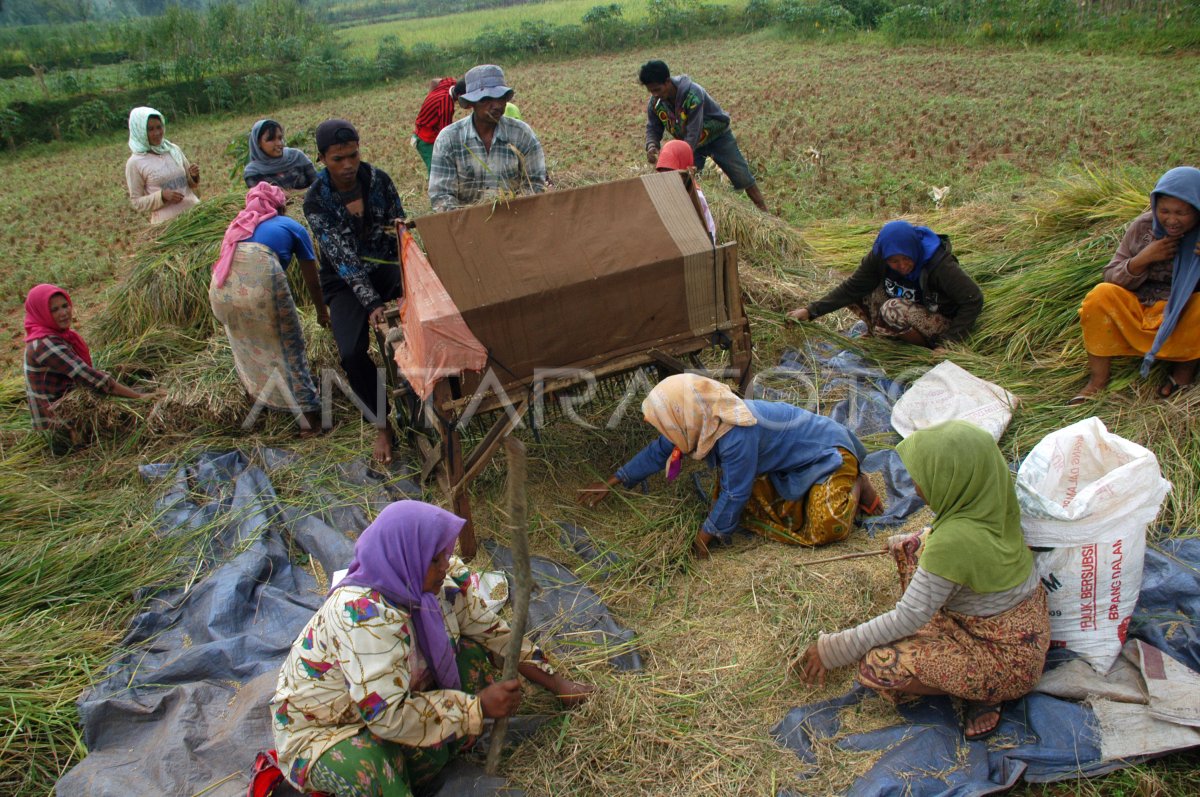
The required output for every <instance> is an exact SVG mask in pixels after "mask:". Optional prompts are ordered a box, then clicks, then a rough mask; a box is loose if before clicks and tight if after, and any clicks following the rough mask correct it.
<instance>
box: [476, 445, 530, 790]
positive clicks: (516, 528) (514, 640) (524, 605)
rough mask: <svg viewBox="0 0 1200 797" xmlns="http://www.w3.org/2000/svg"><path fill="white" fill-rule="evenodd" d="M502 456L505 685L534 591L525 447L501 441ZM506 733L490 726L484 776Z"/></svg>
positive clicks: (504, 727)
mask: <svg viewBox="0 0 1200 797" xmlns="http://www.w3.org/2000/svg"><path fill="white" fill-rule="evenodd" d="M504 456H505V459H507V460H508V483H507V499H508V524H509V532H510V534H511V537H512V555H513V591H512V605H513V616H512V622H511V623H510V624H509V627H510V629H511V631H512V636H511V638H510V639H509V641H508V650H507V651H506V653H505V656H504V673H503V675H502V679H503V680H505V681H508V680H511V679H513V678H516V677H517V663H518V662H519V661H520V660H521V643H522V641H524V639H525V626H526V623H527V621H528V619H529V593H530V592H531V591H532V589H533V576H532V574H531V573H530V569H529V521H528V518H529V505H528V502H527V499H526V496H525V444H524V443H522V442H521V441H520V440H518V439H517V438H515V437H509V438H508V439H506V440H505V441H504ZM507 731H508V718H507V717H500V718H499V719H497V720H496V723H495V724H494V725H493V726H492V743H491V745H490V746H489V747H488V754H487V765H486V770H487V774H489V775H495V774H496V772H497V771H498V770H499V769H500V752H501V750H503V749H504V736H505V734H506V732H507Z"/></svg>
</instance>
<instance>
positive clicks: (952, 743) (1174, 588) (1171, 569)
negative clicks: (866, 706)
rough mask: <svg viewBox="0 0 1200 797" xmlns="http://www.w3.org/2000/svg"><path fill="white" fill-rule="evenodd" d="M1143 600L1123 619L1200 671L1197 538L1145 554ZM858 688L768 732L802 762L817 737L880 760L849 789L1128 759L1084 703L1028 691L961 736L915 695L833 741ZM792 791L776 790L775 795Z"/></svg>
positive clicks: (906, 788)
mask: <svg viewBox="0 0 1200 797" xmlns="http://www.w3.org/2000/svg"><path fill="white" fill-rule="evenodd" d="M1145 567H1146V570H1145V576H1144V580H1143V583H1142V592H1141V598H1140V600H1139V602H1138V608H1137V611H1136V612H1135V613H1134V616H1133V620H1132V622H1131V624H1130V628H1131V635H1133V636H1135V637H1138V638H1140V639H1143V640H1145V641H1147V642H1149V643H1151V644H1153V645H1155V646H1156V647H1158V648H1159V649H1161V650H1163V651H1164V652H1167V653H1169V654H1170V655H1172V656H1173V657H1174V658H1176V659H1177V660H1178V661H1180V662H1181V663H1183V664H1185V665H1187V666H1188V667H1190V668H1191V669H1193V670H1196V671H1197V672H1200V645H1198V644H1197V642H1198V640H1200V634H1198V632H1200V539H1195V538H1193V539H1186V540H1184V539H1176V540H1169V541H1167V542H1164V543H1162V544H1161V545H1160V546H1159V547H1158V548H1154V547H1151V548H1148V549H1147V551H1146V565H1145ZM871 694H872V693H871V691H870V690H869V689H866V688H865V687H863V686H860V685H857V684H856V685H855V687H854V688H853V689H852V690H851V691H850V692H849V693H847V694H845V695H842V696H840V697H836V698H832V699H829V700H822V701H820V702H817V703H810V704H808V705H805V706H800V707H798V708H794V709H792V710H791V711H789V712H788V713H787V716H785V717H784V719H783V721H782V722H780V723H779V725H777V726H776V727H775V728H774V729H773V730H772V735H773V736H774V737H775V738H776V739H778V740H779V742H780V743H781V744H783V745H784V746H786V747H788V748H790V749H791V750H794V751H795V752H796V755H797V756H799V757H800V760H802V761H804V762H806V763H810V764H812V763H815V762H816V756H815V754H814V751H813V748H814V745H815V744H818V743H823V744H828V743H830V742H829V741H828V740H831V739H833V740H834V741H832V744H833V745H834V746H836V747H837V748H838V749H842V750H848V751H880V752H883V755H882V757H881V758H880V759H879V760H878V761H877V762H876V763H875V765H874V766H873V767H871V769H870V770H869V771H868V772H867V773H866V774H864V775H863V776H862V777H860V778H859V779H858V780H857V781H856V782H855V783H854V784H853V785H852V786H851V787H850V789H849V790H847V791H846V792H845V793H846V794H847V795H862V796H863V797H865V796H866V795H876V796H877V797H886V795H911V797H922V796H923V795H929V796H930V797H932V795H947V796H950V797H966V795H983V794H995V793H998V792H1002V791H1005V790H1007V789H1008V788H1010V787H1011V786H1012V785H1013V784H1015V783H1016V782H1017V781H1018V780H1020V779H1024V780H1026V781H1029V782H1033V783H1042V782H1050V781H1055V780H1063V779H1070V778H1077V777H1081V776H1089V775H1099V774H1103V773H1105V772H1109V771H1111V770H1114V769H1119V768H1121V767H1124V766H1128V765H1130V764H1132V763H1136V761H1137V760H1140V759H1130V758H1125V759H1121V760H1115V761H1106V760H1105V759H1104V757H1103V756H1102V753H1101V749H1102V746H1103V741H1104V739H1103V736H1102V731H1101V727H1100V724H1099V722H1098V721H1097V719H1096V716H1095V714H1094V712H1093V711H1092V709H1091V708H1090V707H1088V705H1086V704H1084V703H1077V702H1074V701H1069V700H1060V699H1058V698H1056V697H1051V696H1050V695H1044V694H1039V693H1036V692H1035V693H1032V694H1029V695H1026V696H1025V697H1024V698H1022V699H1021V700H1018V701H1016V702H1014V703H1010V704H1008V705H1006V707H1005V709H1004V714H1003V719H1002V720H1001V723H1000V725H999V727H998V728H997V730H996V733H995V734H994V735H993V736H992V737H991V738H989V739H987V740H982V741H975V742H967V741H965V740H964V739H963V737H962V729H961V722H960V720H959V718H958V716H957V713H956V711H955V709H954V706H953V704H952V702H951V700H950V699H949V698H945V697H938V698H923V699H920V700H918V701H916V702H914V703H910V704H908V705H905V706H900V707H898V708H897V714H898V719H899V720H901V721H900V722H898V723H897V724H895V725H893V726H891V727H887V728H882V729H879V730H874V731H869V732H866V733H856V734H848V735H846V736H843V737H840V738H837V735H838V733H839V731H840V724H841V723H840V719H839V713H840V711H841V710H842V709H843V708H846V707H849V706H854V705H856V704H857V703H859V702H860V701H862V700H863V699H867V698H869V697H870V696H871ZM789 794H792V792H789V791H781V792H780V797H784V796H785V795H789Z"/></svg>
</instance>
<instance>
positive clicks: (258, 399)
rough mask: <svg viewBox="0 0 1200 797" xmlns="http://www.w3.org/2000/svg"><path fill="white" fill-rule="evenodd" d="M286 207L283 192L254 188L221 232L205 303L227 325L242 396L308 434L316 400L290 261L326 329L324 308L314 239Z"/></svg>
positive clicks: (316, 421)
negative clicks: (293, 420)
mask: <svg viewBox="0 0 1200 797" xmlns="http://www.w3.org/2000/svg"><path fill="white" fill-rule="evenodd" d="M286 208H287V194H286V193H284V191H283V189H282V188H279V187H278V186H275V185H272V184H271V183H265V182H264V183H258V184H257V185H255V186H254V187H253V188H251V189H250V190H249V191H248V192H247V193H246V209H245V210H243V211H242V212H241V213H239V214H238V215H237V217H236V218H235V219H234V220H233V222H231V223H230V225H229V227H228V228H227V229H226V230H225V239H224V241H223V242H222V244H221V255H220V257H219V258H218V259H217V262H216V263H214V264H213V273H212V281H211V282H210V283H209V286H208V299H209V302H210V303H211V304H212V309H213V315H215V316H216V317H217V320H218V321H220V322H221V323H222V324H224V325H225V334H226V335H227V336H228V337H229V345H230V348H231V349H232V350H233V364H234V366H235V367H236V368H237V373H238V377H239V378H240V379H241V381H242V386H243V387H244V388H245V389H246V395H247V397H248V398H249V399H250V401H251V402H252V403H254V404H255V405H256V406H259V405H261V406H266V407H270V408H271V409H274V410H280V411H283V412H290V413H292V415H293V416H294V417H295V418H296V422H297V423H298V425H299V426H300V434H301V436H307V435H309V434H315V433H316V432H317V431H318V427H319V425H320V423H321V399H320V396H319V395H318V393H317V385H316V382H315V380H314V379H313V375H312V371H311V370H310V368H309V365H308V350H307V348H306V347H305V344H304V331H303V329H302V328H301V324H300V314H299V312H298V311H297V310H296V303H295V301H294V300H293V298H292V289H291V288H290V287H288V279H287V275H286V274H285V273H284V269H286V268H287V267H288V264H289V263H291V262H292V256H293V255H295V257H296V260H297V261H298V262H299V263H300V272H301V274H302V275H303V276H304V284H305V286H306V287H307V288H308V292H309V295H310V296H311V298H312V302H313V305H314V306H315V307H316V311H317V322H318V323H320V324H321V326H325V327H327V326H329V310H328V309H327V308H326V306H325V299H324V296H322V294H321V284H320V282H319V281H318V279H317V264H316V262H315V259H314V258H315V255H314V253H313V245H312V238H310V237H309V234H308V230H306V229H304V227H303V226H301V224H300V223H299V222H297V221H294V220H292V219H289V218H288V217H287V216H285V215H284V212H285V211H286Z"/></svg>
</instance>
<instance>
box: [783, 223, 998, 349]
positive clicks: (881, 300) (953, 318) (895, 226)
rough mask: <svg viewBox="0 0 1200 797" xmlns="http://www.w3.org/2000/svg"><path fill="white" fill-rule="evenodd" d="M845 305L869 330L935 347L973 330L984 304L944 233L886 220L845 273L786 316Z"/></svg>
mask: <svg viewBox="0 0 1200 797" xmlns="http://www.w3.org/2000/svg"><path fill="white" fill-rule="evenodd" d="M843 307H848V308H850V309H851V310H852V311H853V312H854V313H855V314H856V315H857V316H859V317H860V318H861V319H863V320H864V321H865V322H866V323H867V334H868V335H879V336H881V337H888V338H898V339H899V340H903V341H906V342H908V343H913V344H916V345H918V346H927V347H929V348H931V349H935V350H939V349H940V347H941V346H942V344H944V343H954V342H957V341H960V340H962V339H963V338H965V337H966V336H967V334H968V333H969V332H970V331H971V328H972V327H973V326H974V325H975V320H976V319H977V318H979V313H980V311H981V310H982V309H983V291H981V290H980V289H979V286H978V285H976V284H975V281H974V280H973V279H971V278H970V277H969V276H967V273H966V272H965V271H963V270H962V267H961V266H960V265H959V264H958V258H956V257H955V256H954V253H953V252H952V251H951V249H950V239H949V238H948V237H946V236H945V235H938V234H937V233H935V232H934V231H933V230H931V229H929V228H928V227H917V226H914V225H912V224H909V223H908V222H907V221H889V222H888V223H887V224H885V225H883V228H882V229H881V230H880V231H879V235H878V236H876V238H875V244H874V245H873V246H872V247H871V251H870V252H868V253H867V254H866V256H865V257H863V259H862V262H861V263H860V264H859V266H858V269H857V270H856V271H855V272H854V273H853V274H851V275H850V277H849V278H847V279H846V280H845V281H844V282H842V284H841V285H838V286H837V287H836V288H834V289H833V290H832V291H830V292H829V293H827V294H826V295H825V296H823V297H821V298H820V299H818V300H817V301H815V302H812V303H810V304H809V305H808V306H806V307H798V308H796V309H795V310H793V311H792V312H790V313H789V314H788V315H789V316H791V317H792V318H794V319H796V320H798V321H811V320H813V319H815V318H819V317H820V316H823V315H826V314H827V313H832V312H833V311H834V310H840V309H841V308H843Z"/></svg>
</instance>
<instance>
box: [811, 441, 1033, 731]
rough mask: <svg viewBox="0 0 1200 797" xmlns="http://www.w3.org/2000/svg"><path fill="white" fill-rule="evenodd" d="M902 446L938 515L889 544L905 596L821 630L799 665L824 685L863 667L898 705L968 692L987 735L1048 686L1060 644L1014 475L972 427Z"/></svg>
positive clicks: (973, 725) (969, 710)
mask: <svg viewBox="0 0 1200 797" xmlns="http://www.w3.org/2000/svg"><path fill="white" fill-rule="evenodd" d="M896 450H897V452H898V453H899V454H900V459H901V460H902V461H903V462H904V466H905V467H906V468H908V472H909V474H910V475H911V476H912V479H913V483H914V484H915V485H916V487H917V492H918V494H920V495H921V497H923V498H924V499H925V501H926V502H927V503H928V504H929V508H930V509H932V510H933V511H934V512H935V513H936V514H937V520H935V521H934V523H933V528H932V530H931V531H930V532H928V534H924V535H919V534H914V535H911V536H907V537H901V538H898V539H897V538H893V540H892V541H891V542H889V546H888V547H889V548H890V550H891V553H892V556H893V557H894V558H895V560H896V565H897V567H898V568H899V570H900V584H901V588H902V589H903V591H904V594H903V595H902V596H901V598H900V602H899V603H897V604H896V608H895V609H892V610H891V611H890V612H887V613H886V614H882V615H880V616H878V617H876V618H874V619H872V620H868V621H867V622H865V623H863V624H861V625H859V626H856V627H854V628H851V629H848V630H846V631H842V632H840V633H836V634H821V635H820V636H819V638H818V639H817V641H816V642H815V643H813V644H812V645H810V646H809V647H808V649H807V650H805V651H804V653H803V654H801V656H800V658H799V659H798V660H797V661H796V664H795V666H796V669H797V670H798V671H799V672H800V674H801V676H802V677H803V678H804V679H805V680H806V681H808V682H809V683H818V684H823V683H824V681H825V673H826V671H828V670H832V669H835V668H837V667H844V666H847V665H849V664H852V663H854V662H856V661H857V662H858V675H859V680H861V681H862V683H863V684H865V685H866V686H869V687H871V688H872V689H874V690H876V691H877V692H878V693H879V694H881V695H883V696H884V697H886V698H888V699H889V700H893V701H894V700H896V699H897V698H899V697H901V696H904V695H951V696H954V697H960V698H962V699H963V700H965V701H966V703H967V705H966V710H965V711H964V717H963V731H964V733H965V735H966V737H967V739H980V738H983V737H986V736H987V735H989V734H990V733H992V732H993V731H994V730H995V729H996V726H997V725H998V724H999V722H1000V710H1001V704H1002V703H1003V701H1005V700H1015V699H1017V698H1019V697H1021V696H1022V695H1024V694H1026V693H1027V692H1029V690H1031V689H1032V688H1033V687H1034V685H1035V684H1037V682H1038V679H1039V678H1040V677H1041V675H1042V668H1043V666H1044V665H1045V661H1046V650H1047V648H1049V646H1050V618H1049V614H1048V613H1047V609H1046V592H1045V590H1044V589H1043V588H1042V586H1041V584H1040V583H1039V581H1038V577H1037V572H1036V571H1035V570H1034V567H1033V555H1032V554H1031V553H1030V551H1029V549H1028V548H1027V547H1026V545H1025V539H1024V537H1023V535H1022V533H1021V517H1020V511H1019V510H1018V507H1017V496H1016V492H1015V491H1014V489H1013V482H1012V475H1011V474H1010V473H1009V470H1008V465H1007V463H1005V461H1004V457H1003V456H1002V455H1001V454H1000V449H998V448H997V447H996V443H995V442H994V441H993V440H992V437H991V435H989V434H988V433H987V432H985V431H983V430H982V429H980V428H979V427H978V426H975V425H974V424H970V423H967V422H966V421H948V422H946V423H942V424H938V425H937V426H933V427H930V428H929V429H925V430H923V431H919V432H915V433H914V434H912V435H911V436H910V437H909V438H908V439H906V440H904V441H903V442H902V443H900V445H899V446H898V447H897V449H896Z"/></svg>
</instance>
